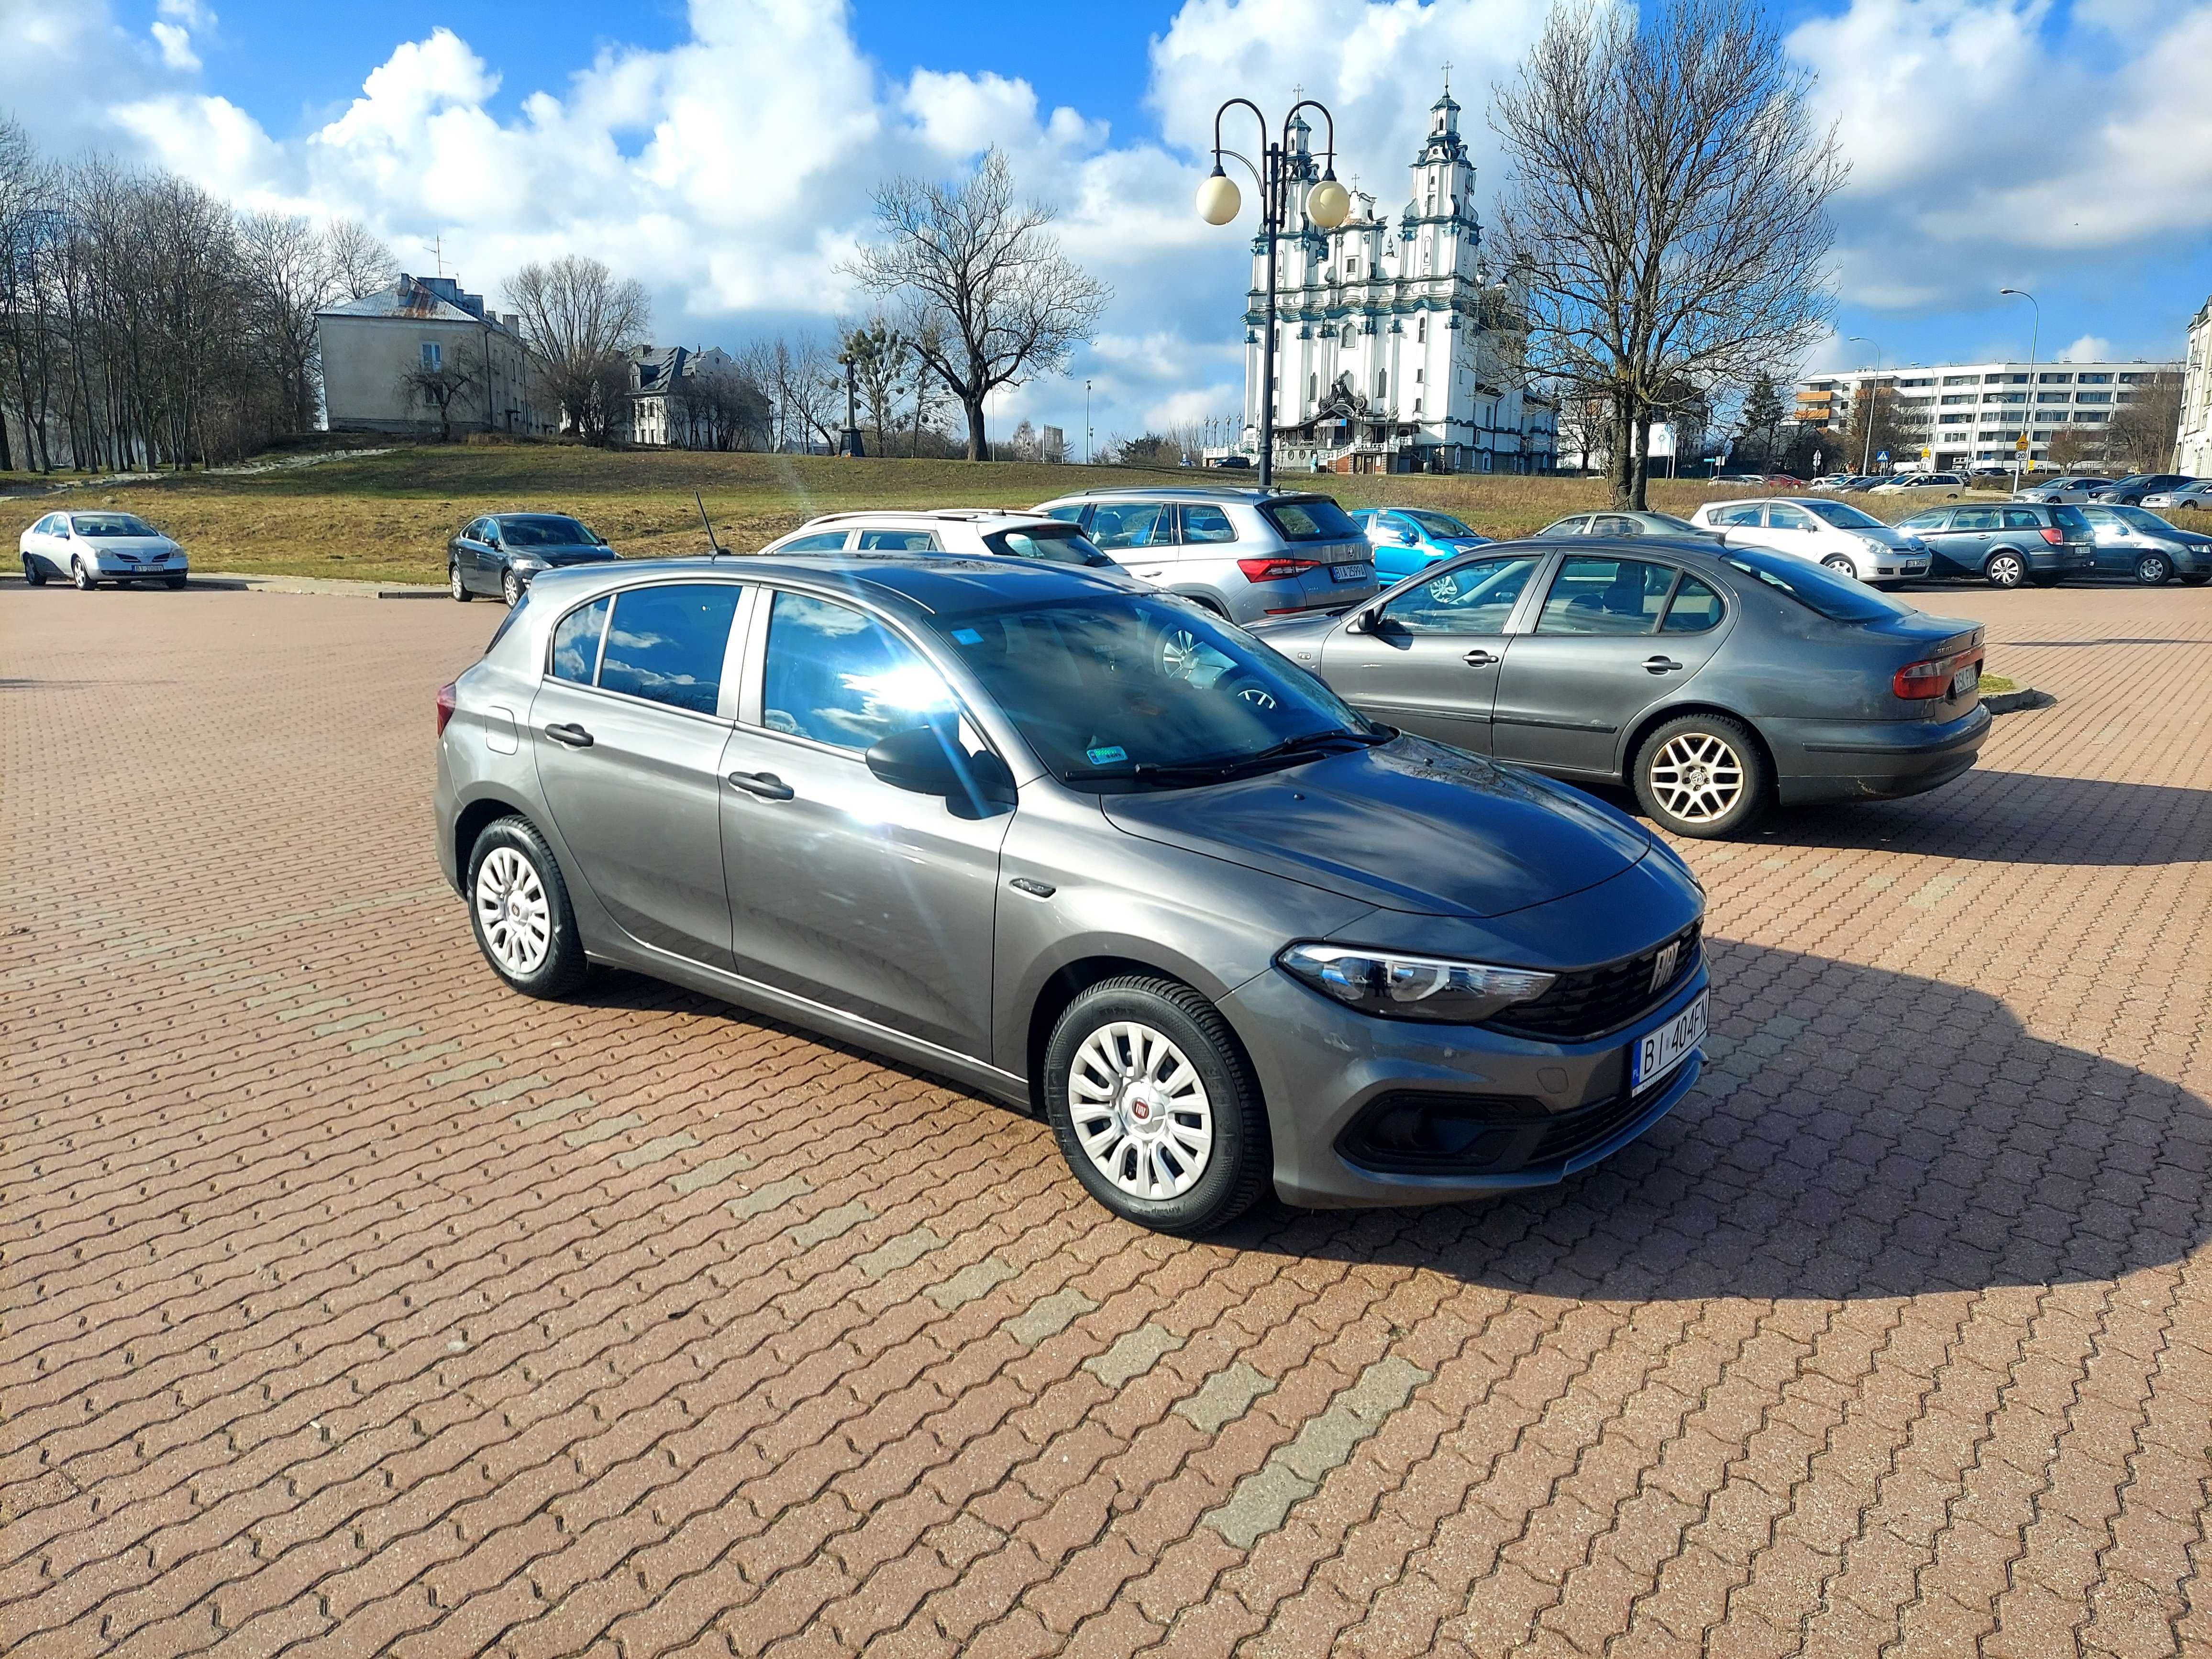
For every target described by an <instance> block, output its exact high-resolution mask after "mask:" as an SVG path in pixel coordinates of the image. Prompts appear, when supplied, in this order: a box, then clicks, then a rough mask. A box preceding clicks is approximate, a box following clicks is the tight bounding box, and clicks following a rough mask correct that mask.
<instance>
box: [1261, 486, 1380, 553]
mask: <svg viewBox="0 0 2212 1659" xmlns="http://www.w3.org/2000/svg"><path fill="white" fill-rule="evenodd" d="M1260 511H1261V514H1262V515H1263V516H1264V517H1265V518H1266V519H1267V522H1268V523H1269V524H1271V525H1273V526H1275V528H1276V530H1277V531H1279V532H1280V533H1281V535H1282V538H1283V539H1284V540H1285V541H1286V542H1341V541H1350V540H1352V538H1354V537H1356V536H1358V534H1359V526H1358V525H1356V524H1354V523H1352V520H1350V519H1349V518H1347V517H1346V515H1345V511H1344V509H1343V508H1342V507H1339V506H1338V505H1337V504H1336V503H1335V502H1334V501H1330V500H1329V499H1328V497H1327V496H1325V495H1321V496H1316V497H1314V498H1312V499H1311V500H1309V501H1268V502H1267V503H1265V504H1264V505H1262V506H1261V508H1260Z"/></svg>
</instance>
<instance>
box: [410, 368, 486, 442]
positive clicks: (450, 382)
mask: <svg viewBox="0 0 2212 1659" xmlns="http://www.w3.org/2000/svg"><path fill="white" fill-rule="evenodd" d="M483 379H484V364H483V358H482V357H480V356H477V353H476V352H474V351H473V350H471V349H470V348H469V347H467V346H466V345H457V346H455V347H454V348H453V349H452V350H450V351H441V352H439V353H438V355H437V357H436V359H435V362H429V361H426V362H422V363H421V364H419V365H417V366H416V367H415V368H410V369H408V370H406V371H405V372H404V373H403V374H401V375H400V377H399V389H400V392H401V393H402V395H403V396H404V397H405V398H407V400H408V401H409V402H410V403H417V404H422V406H423V407H424V408H425V409H429V410H435V411H436V412H437V416H438V441H439V442H441V443H451V442H452V441H453V416H454V413H455V411H456V410H458V409H459V407H461V406H462V405H464V404H466V402H467V401H468V397H469V394H470V393H471V392H474V391H475V390H476V389H477V386H479V385H481V384H482V383H483Z"/></svg>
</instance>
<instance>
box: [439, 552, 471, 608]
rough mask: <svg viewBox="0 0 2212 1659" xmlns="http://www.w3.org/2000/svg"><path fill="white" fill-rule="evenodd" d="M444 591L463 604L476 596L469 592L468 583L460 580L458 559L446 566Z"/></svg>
mask: <svg viewBox="0 0 2212 1659" xmlns="http://www.w3.org/2000/svg"><path fill="white" fill-rule="evenodd" d="M446 591H447V592H448V593H451V594H452V595H453V597H454V598H455V599H459V601H460V602H461V603H462V604H463V605H466V604H467V603H468V602H469V601H470V600H471V599H474V598H476V595H475V594H473V593H471V592H469V585H468V584H467V583H466V582H465V581H463V580H461V567H460V562H459V560H455V561H454V562H452V563H450V564H448V565H447V567H446Z"/></svg>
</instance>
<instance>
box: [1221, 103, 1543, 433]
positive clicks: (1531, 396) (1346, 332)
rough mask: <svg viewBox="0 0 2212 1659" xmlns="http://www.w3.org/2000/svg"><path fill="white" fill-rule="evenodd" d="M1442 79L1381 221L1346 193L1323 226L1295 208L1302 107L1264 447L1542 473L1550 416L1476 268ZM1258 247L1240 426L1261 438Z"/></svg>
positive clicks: (1248, 308)
mask: <svg viewBox="0 0 2212 1659" xmlns="http://www.w3.org/2000/svg"><path fill="white" fill-rule="evenodd" d="M1459 112H1460V106H1458V104H1456V103H1455V102H1454V101H1453V100H1452V95H1451V89H1450V88H1449V85H1447V86H1446V88H1445V89H1444V94H1443V97H1441V98H1439V99H1437V101H1436V103H1435V105H1434V106H1433V107H1432V108H1431V112H1430V120H1429V133H1428V137H1427V139H1426V140H1425V142H1424V143H1423V144H1422V146H1421V152H1420V154H1419V155H1417V156H1415V157H1414V158H1413V197H1412V199H1411V200H1409V201H1408V202H1407V204H1406V206H1405V210H1404V211H1403V212H1402V213H1401V214H1400V215H1399V216H1398V217H1397V219H1396V220H1395V222H1393V221H1392V220H1391V218H1390V217H1389V215H1388V214H1387V213H1380V212H1378V211H1377V210H1376V198H1375V197H1373V196H1370V195H1367V194H1364V192H1361V191H1358V190H1355V191H1352V212H1351V214H1350V216H1348V217H1346V220H1345V222H1344V223H1343V224H1341V225H1340V226H1339V227H1338V228H1336V229H1334V230H1326V231H1325V230H1323V229H1322V228H1320V227H1319V226H1317V225H1316V224H1314V223H1312V222H1310V220H1308V219H1307V218H1306V216H1305V208H1304V203H1305V196H1306V192H1307V191H1308V190H1310V188H1311V187H1312V185H1313V182H1314V181H1315V180H1316V179H1318V178H1319V177H1320V173H1321V165H1320V160H1319V158H1318V157H1316V155H1314V154H1313V150H1312V134H1311V131H1310V129H1309V128H1308V127H1307V125H1305V121H1304V117H1303V116H1301V117H1299V118H1297V120H1296V121H1294V122H1293V123H1292V125H1291V153H1290V155H1289V157H1288V159H1287V167H1288V169H1289V175H1290V177H1291V179H1292V180H1294V181H1295V182H1293V183H1292V184H1291V185H1290V187H1289V189H1290V200H1291V207H1290V212H1289V222H1286V223H1285V227H1284V230H1283V237H1282V240H1281V242H1280V243H1279V246H1278V249H1277V271H1276V298H1275V303H1276V325H1275V346H1276V369H1275V446H1276V447H1275V456H1276V464H1277V465H1278V466H1279V467H1285V468H1301V467H1306V466H1311V467H1314V468H1316V470H1326V471H1337V472H1411V471H1437V472H1548V471H1551V470H1552V467H1553V456H1554V453H1555V452H1556V450H1557V447H1558V434H1559V412H1558V410H1557V409H1556V408H1555V407H1554V405H1553V403H1552V401H1551V400H1550V399H1549V398H1545V397H1544V396H1542V395H1541V394H1540V393H1539V392H1535V391H1534V390H1532V389H1530V388H1528V387H1527V386H1523V385H1522V374H1521V369H1520V364H1521V361H1522V340H1523V337H1524V334H1525V330H1524V327H1523V325H1522V322H1521V308H1520V307H1519V306H1518V305H1517V304H1516V302H1515V296H1514V295H1513V294H1512V292H1511V290H1510V288H1509V286H1508V285H1507V283H1505V281H1504V273H1503V272H1493V271H1492V270H1490V269H1489V268H1488V265H1487V264H1486V260H1485V258H1484V256H1483V252H1482V227H1481V225H1480V222H1478V221H1477V219H1476V217H1475V211H1474V167H1473V166H1472V165H1471V164H1470V163H1469V162H1468V159H1467V146H1466V144H1465V143H1463V142H1462V139H1461V137H1460V133H1459ZM1266 284H1267V240H1266V238H1265V237H1264V235H1263V236H1259V237H1255V238H1254V239H1253V246H1252V289H1251V292H1250V294H1249V295H1248V296H1247V299H1246V303H1245V307H1244V422H1245V443H1244V447H1245V448H1246V449H1247V450H1248V451H1252V450H1256V449H1257V447H1258V444H1259V434H1260V416H1261V404H1260V399H1261V386H1262V382H1263V376H1262V374H1261V368H1262V367H1263V365H1262V362H1261V353H1262V352H1263V351H1264V350H1265V349H1266V346H1265V340H1266V337H1267V287H1266Z"/></svg>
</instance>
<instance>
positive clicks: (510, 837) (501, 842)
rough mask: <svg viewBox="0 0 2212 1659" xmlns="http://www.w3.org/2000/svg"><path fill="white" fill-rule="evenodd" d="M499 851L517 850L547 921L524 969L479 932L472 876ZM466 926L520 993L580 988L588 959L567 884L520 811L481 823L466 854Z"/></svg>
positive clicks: (555, 993) (554, 994) (550, 994)
mask: <svg viewBox="0 0 2212 1659" xmlns="http://www.w3.org/2000/svg"><path fill="white" fill-rule="evenodd" d="M502 849H507V850H511V851H513V852H514V853H516V854H520V856H521V857H522V859H523V860H524V861H525V862H526V863H527V864H528V865H529V866H530V868H531V870H532V872H533V873H534V874H535V876H536V878H537V880H538V887H539V890H540V891H541V892H542V893H543V894H544V902H545V909H546V912H547V915H546V918H545V919H546V922H547V924H548V927H547V933H548V938H547V940H546V946H545V954H544V959H543V960H541V961H539V962H538V963H537V964H536V965H535V966H534V967H532V968H531V969H528V970H527V971H524V972H517V971H515V970H514V969H513V968H512V967H511V966H510V965H509V964H508V963H505V962H502V961H501V958H500V954H499V952H498V951H495V949H494V948H493V945H492V942H491V940H490V939H488V938H487V937H486V936H485V932H484V916H483V905H482V903H481V902H480V900H479V895H478V893H477V879H478V877H479V875H480V874H481V872H483V866H484V861H485V860H487V859H489V858H490V857H491V856H492V855H493V854H495V853H497V852H500V851H501V850H502ZM468 875H469V878H468V884H467V892H468V906H469V929H470V931H471V933H474V934H475V935H476V939H477V949H478V950H479V951H483V957H484V960H485V961H486V962H488V963H490V964H491V969H492V971H493V972H494V973H495V974H497V975H499V976H500V977H501V979H503V980H505V981H507V983H508V984H509V985H511V986H513V987H514V988H515V989H516V990H518V991H520V992H521V993H522V994H523V995H525V996H528V997H544V998H548V999H553V998H559V997H565V996H567V995H568V994H570V993H572V992H574V991H575V990H577V989H578V988H580V987H581V986H582V985H583V983H584V981H586V979H588V978H589V977H590V976H591V963H589V962H588V961H586V958H585V956H584V936H583V934H582V933H580V932H579V931H578V930H577V927H576V912H575V908H574V906H573V905H571V904H570V903H569V902H568V884H567V883H566V882H564V881H563V880H562V878H561V866H560V864H559V862H558V861H557V860H556V859H555V858H554V856H553V849H552V848H550V847H548V846H547V845H546V844H545V837H544V836H541V835H539V834H538V828H537V826H536V825H535V824H533V823H531V822H530V820H529V819H528V818H526V817H522V816H520V814H516V815H514V816H512V817H504V818H500V819H498V820H496V821H495V822H494V823H489V824H487V825H486V826H485V827H484V830H483V834H482V835H480V836H477V841H476V845H475V846H473V847H471V848H469V854H468Z"/></svg>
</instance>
